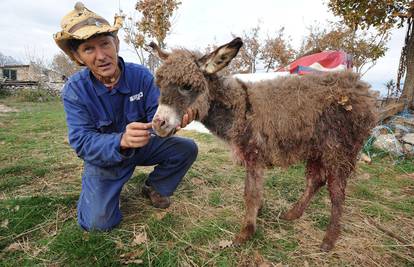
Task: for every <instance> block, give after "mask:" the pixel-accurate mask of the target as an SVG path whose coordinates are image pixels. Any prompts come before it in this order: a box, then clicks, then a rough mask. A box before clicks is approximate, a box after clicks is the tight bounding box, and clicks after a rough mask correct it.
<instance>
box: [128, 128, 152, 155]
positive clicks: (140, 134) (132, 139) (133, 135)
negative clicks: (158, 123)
mask: <svg viewBox="0 0 414 267" xmlns="http://www.w3.org/2000/svg"><path fill="white" fill-rule="evenodd" d="M151 128H152V123H151V122H149V123H142V122H131V123H130V124H128V125H127V127H126V129H125V133H124V134H123V135H122V138H121V149H127V148H138V147H143V146H145V145H146V144H148V142H149V139H150V137H151V135H150V132H149V131H148V129H151Z"/></svg>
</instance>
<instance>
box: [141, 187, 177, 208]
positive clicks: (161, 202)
mask: <svg viewBox="0 0 414 267" xmlns="http://www.w3.org/2000/svg"><path fill="white" fill-rule="evenodd" d="M142 194H143V195H144V196H145V197H147V198H149V199H150V200H151V203H152V205H153V206H154V207H156V208H159V209H166V208H168V207H169V206H170V205H171V200H170V198H169V197H163V196H161V195H160V193H158V192H157V191H155V190H154V188H152V186H150V185H147V184H146V183H144V185H143V186H142Z"/></svg>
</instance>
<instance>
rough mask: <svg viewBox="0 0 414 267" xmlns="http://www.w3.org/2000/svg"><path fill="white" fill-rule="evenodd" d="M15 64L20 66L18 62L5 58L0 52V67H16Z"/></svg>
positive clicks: (8, 57) (9, 57)
mask: <svg viewBox="0 0 414 267" xmlns="http://www.w3.org/2000/svg"><path fill="white" fill-rule="evenodd" d="M16 64H20V61H18V60H16V59H15V58H13V57H11V56H6V55H4V54H3V53H1V52H0V66H4V65H16Z"/></svg>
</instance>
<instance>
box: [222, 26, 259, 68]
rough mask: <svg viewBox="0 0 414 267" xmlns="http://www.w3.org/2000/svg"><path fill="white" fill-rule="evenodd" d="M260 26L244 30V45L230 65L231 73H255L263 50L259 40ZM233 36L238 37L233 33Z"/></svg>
mask: <svg viewBox="0 0 414 267" xmlns="http://www.w3.org/2000/svg"><path fill="white" fill-rule="evenodd" d="M259 32H260V26H259V25H257V26H256V27H254V28H252V29H250V30H249V31H247V32H246V31H243V34H242V37H241V38H242V39H243V46H242V48H241V49H240V51H239V54H238V55H237V57H235V58H234V59H233V60H232V62H231V64H230V65H229V70H230V72H231V73H255V72H256V65H257V61H258V59H259V54H260V52H261V47H260V40H259ZM232 35H233V37H234V38H235V37H237V36H236V35H235V34H232Z"/></svg>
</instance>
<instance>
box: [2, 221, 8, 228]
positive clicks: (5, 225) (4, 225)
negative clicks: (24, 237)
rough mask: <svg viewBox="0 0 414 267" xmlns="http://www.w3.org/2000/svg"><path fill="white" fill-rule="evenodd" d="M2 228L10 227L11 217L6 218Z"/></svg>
mask: <svg viewBox="0 0 414 267" xmlns="http://www.w3.org/2000/svg"><path fill="white" fill-rule="evenodd" d="M1 228H9V219H5V220H4V221H2V222H1Z"/></svg>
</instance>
